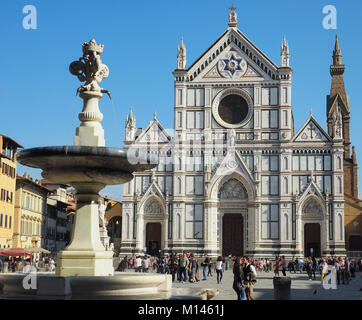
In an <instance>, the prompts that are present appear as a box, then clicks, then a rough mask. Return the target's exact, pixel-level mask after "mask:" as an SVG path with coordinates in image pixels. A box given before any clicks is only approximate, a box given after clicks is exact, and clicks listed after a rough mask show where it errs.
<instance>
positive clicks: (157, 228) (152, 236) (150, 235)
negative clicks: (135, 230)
mask: <svg viewBox="0 0 362 320" xmlns="http://www.w3.org/2000/svg"><path fill="white" fill-rule="evenodd" d="M146 248H147V253H148V254H150V255H151V256H158V255H159V254H160V250H161V223H159V222H148V223H147V224H146Z"/></svg>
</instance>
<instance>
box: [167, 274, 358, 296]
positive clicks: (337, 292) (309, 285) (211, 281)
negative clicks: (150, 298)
mask: <svg viewBox="0 0 362 320" xmlns="http://www.w3.org/2000/svg"><path fill="white" fill-rule="evenodd" d="M280 275H282V274H281V273H280ZM199 276H200V277H199V279H200V281H199V282H196V283H190V282H186V283H179V282H178V281H176V282H174V283H173V287H174V288H182V287H195V288H200V289H201V288H205V289H207V288H212V289H218V290H219V294H218V295H217V296H216V297H214V298H213V300H236V293H235V292H234V290H233V289H232V283H233V273H232V270H230V269H229V270H226V271H225V272H224V277H223V279H222V283H221V284H217V281H216V273H214V274H213V276H212V277H208V279H207V280H201V279H202V271H201V270H200V272H199ZM273 276H274V273H273V272H258V276H257V283H256V285H255V287H254V298H255V300H273V299H274V289H273ZM287 276H289V277H290V278H291V280H292V282H291V299H292V300H362V291H360V289H361V288H362V280H361V277H362V273H361V272H357V273H356V275H355V278H352V280H351V281H350V284H349V285H343V284H341V285H339V286H337V289H329V290H326V289H324V288H323V285H322V284H321V276H320V274H316V279H315V280H314V279H313V281H309V280H308V276H307V274H306V273H305V272H304V273H301V274H300V273H296V274H294V273H290V272H287Z"/></svg>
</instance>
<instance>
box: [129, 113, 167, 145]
mask: <svg viewBox="0 0 362 320" xmlns="http://www.w3.org/2000/svg"><path fill="white" fill-rule="evenodd" d="M170 140H171V137H170V135H169V134H168V133H167V131H166V130H165V129H164V128H163V126H162V125H161V124H160V122H159V121H158V120H157V119H156V118H154V119H153V120H152V121H151V122H150V123H149V125H148V126H147V127H146V128H145V129H144V130H143V131H142V133H141V134H140V135H139V136H138V138H137V139H136V141H135V143H142V144H151V143H155V144H156V143H168V142H170Z"/></svg>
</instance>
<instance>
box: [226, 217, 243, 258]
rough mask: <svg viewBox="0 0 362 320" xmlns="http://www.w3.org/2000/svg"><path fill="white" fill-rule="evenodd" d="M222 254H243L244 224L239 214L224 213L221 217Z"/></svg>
mask: <svg viewBox="0 0 362 320" xmlns="http://www.w3.org/2000/svg"><path fill="white" fill-rule="evenodd" d="M222 235H223V237H222V255H223V256H228V255H229V254H231V255H233V256H239V257H241V256H243V255H244V241H243V239H244V224H243V216H242V215H241V214H233V213H226V214H224V217H223V232H222Z"/></svg>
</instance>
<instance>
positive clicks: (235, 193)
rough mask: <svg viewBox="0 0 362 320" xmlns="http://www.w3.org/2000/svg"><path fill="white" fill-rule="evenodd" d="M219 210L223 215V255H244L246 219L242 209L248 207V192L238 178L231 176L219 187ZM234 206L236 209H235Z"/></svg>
mask: <svg viewBox="0 0 362 320" xmlns="http://www.w3.org/2000/svg"><path fill="white" fill-rule="evenodd" d="M218 199H219V211H220V214H223V216H222V241H221V243H222V255H224V256H227V255H230V254H232V255H235V256H243V255H244V219H243V216H242V214H241V213H240V210H241V208H242V207H246V203H247V200H248V193H247V191H246V189H245V187H244V185H243V184H242V183H241V182H240V181H239V180H238V179H236V178H230V179H229V180H227V181H226V182H225V183H224V184H223V185H222V186H221V187H220V189H219V192H218ZM233 208H234V209H233Z"/></svg>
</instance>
